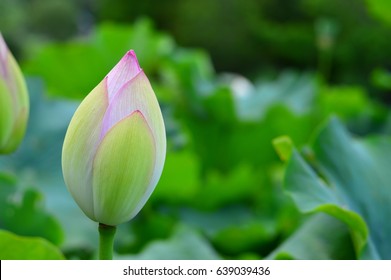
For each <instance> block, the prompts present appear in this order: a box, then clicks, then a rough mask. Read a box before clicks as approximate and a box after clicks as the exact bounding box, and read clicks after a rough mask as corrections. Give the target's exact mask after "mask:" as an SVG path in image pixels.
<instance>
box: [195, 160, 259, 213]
mask: <svg viewBox="0 0 391 280" xmlns="http://www.w3.org/2000/svg"><path fill="white" fill-rule="evenodd" d="M255 174H256V173H255V171H254V170H253V169H252V168H251V167H250V166H248V165H240V166H238V167H237V168H235V169H234V170H232V171H231V172H230V173H229V174H222V173H219V172H217V171H210V172H209V173H208V174H207V177H206V180H205V183H204V184H203V185H202V186H201V187H200V188H199V191H198V193H197V194H196V196H195V197H194V199H193V201H192V203H191V204H193V205H195V206H196V207H197V208H200V209H205V210H216V209H219V208H221V207H223V206H227V205H229V204H237V203H240V202H244V201H251V200H252V198H254V196H255V195H256V193H257V192H258V191H259V189H258V188H257V183H258V182H259V180H258V179H259V178H258V176H257V175H255Z"/></svg>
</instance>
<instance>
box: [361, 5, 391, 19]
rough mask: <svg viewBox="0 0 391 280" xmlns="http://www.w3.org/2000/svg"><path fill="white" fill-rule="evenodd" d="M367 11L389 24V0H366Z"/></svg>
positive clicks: (390, 17)
mask: <svg viewBox="0 0 391 280" xmlns="http://www.w3.org/2000/svg"><path fill="white" fill-rule="evenodd" d="M366 3H367V6H368V8H369V11H370V12H371V13H372V14H373V15H374V16H375V17H377V18H379V19H380V20H383V21H384V22H385V23H387V24H390V25H391V13H390V11H391V2H390V1H388V0H366Z"/></svg>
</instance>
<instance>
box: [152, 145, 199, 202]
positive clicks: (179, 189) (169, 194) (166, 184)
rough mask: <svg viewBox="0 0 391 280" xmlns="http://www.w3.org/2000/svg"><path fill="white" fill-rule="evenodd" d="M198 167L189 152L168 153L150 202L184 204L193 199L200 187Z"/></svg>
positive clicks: (193, 156) (195, 159)
mask: <svg viewBox="0 0 391 280" xmlns="http://www.w3.org/2000/svg"><path fill="white" fill-rule="evenodd" d="M199 181H200V166H199V162H198V159H197V157H196V156H195V155H194V154H192V153H190V152H168V153H167V156H166V161H165V164H164V170H163V174H162V176H161V178H160V181H159V183H158V185H157V187H156V189H155V191H154V192H153V195H152V197H151V199H152V200H157V201H164V202H166V203H173V204H186V203H189V202H190V201H192V200H193V199H194V196H195V194H196V193H197V192H198V189H199V187H200V184H201V183H200V182H199Z"/></svg>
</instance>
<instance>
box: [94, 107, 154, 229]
mask: <svg viewBox="0 0 391 280" xmlns="http://www.w3.org/2000/svg"><path fill="white" fill-rule="evenodd" d="M154 165H155V144H154V139H153V136H152V132H151V130H150V128H149V127H148V124H147V123H146V120H145V119H144V117H143V115H142V114H141V113H140V112H139V111H136V112H134V113H133V114H132V115H130V116H128V117H127V118H125V119H123V120H122V121H120V122H119V123H118V124H117V125H115V126H114V127H113V128H112V129H111V130H110V131H109V132H108V133H107V134H106V136H105V138H104V139H103V140H102V143H101V145H100V146H99V148H98V151H97V153H96V158H95V160H94V170H93V186H94V191H93V195H94V208H95V217H96V220H97V221H99V222H100V223H104V224H107V225H117V224H120V223H123V222H126V221H128V220H130V219H131V218H133V217H134V216H135V215H136V214H137V212H135V209H139V208H141V207H139V204H140V202H141V201H144V202H145V201H146V199H148V197H146V196H149V194H148V193H146V190H147V188H148V185H149V183H150V181H151V178H152V173H153V170H154Z"/></svg>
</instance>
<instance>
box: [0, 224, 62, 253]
mask: <svg viewBox="0 0 391 280" xmlns="http://www.w3.org/2000/svg"><path fill="white" fill-rule="evenodd" d="M0 259H1V260H63V259H64V256H63V255H62V253H61V251H60V250H59V249H58V248H57V247H55V246H54V245H52V244H50V243H49V242H47V241H46V240H45V239H42V238H39V237H22V236H18V235H15V234H13V233H11V232H8V231H5V230H0Z"/></svg>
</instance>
